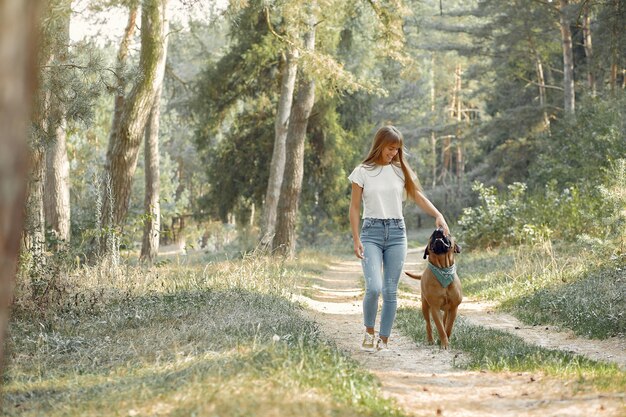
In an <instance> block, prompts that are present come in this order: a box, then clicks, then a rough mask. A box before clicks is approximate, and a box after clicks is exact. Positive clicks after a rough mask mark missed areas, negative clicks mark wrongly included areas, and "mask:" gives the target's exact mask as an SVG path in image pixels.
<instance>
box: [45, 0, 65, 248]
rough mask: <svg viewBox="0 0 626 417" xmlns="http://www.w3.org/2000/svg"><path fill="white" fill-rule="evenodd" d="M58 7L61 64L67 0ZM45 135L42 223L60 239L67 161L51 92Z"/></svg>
mask: <svg viewBox="0 0 626 417" xmlns="http://www.w3.org/2000/svg"><path fill="white" fill-rule="evenodd" d="M58 6H60V7H62V10H63V12H62V13H61V14H60V17H59V18H58V21H57V22H56V24H55V25H54V26H55V27H54V31H55V32H56V33H55V34H54V35H53V40H52V45H51V49H52V53H53V57H52V59H51V61H52V62H53V63H55V64H56V65H63V64H64V63H65V62H66V61H67V54H68V48H69V42H70V15H71V0H61V1H60V2H58ZM49 105H50V111H49V114H48V123H47V129H48V135H47V136H48V138H47V143H46V168H45V182H44V192H43V196H44V214H45V220H46V226H47V227H48V228H49V229H51V230H52V231H54V233H55V234H56V239H58V241H60V242H69V240H70V163H69V159H68V156H67V145H66V138H67V123H66V119H65V104H64V103H62V102H61V100H59V99H58V98H57V97H56V95H54V94H52V95H51V96H50V99H49Z"/></svg>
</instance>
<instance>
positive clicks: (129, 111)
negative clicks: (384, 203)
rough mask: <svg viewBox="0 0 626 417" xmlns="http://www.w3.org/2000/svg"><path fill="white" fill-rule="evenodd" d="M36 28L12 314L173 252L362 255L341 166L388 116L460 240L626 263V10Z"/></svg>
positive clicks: (357, 12) (398, 8)
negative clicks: (328, 250) (339, 250)
mask: <svg viewBox="0 0 626 417" xmlns="http://www.w3.org/2000/svg"><path fill="white" fill-rule="evenodd" d="M26 3H28V2H26ZM26 3H24V4H26ZM34 22H35V23H34V25H35V26H34V28H35V32H37V33H38V36H39V46H38V54H37V59H36V65H35V72H36V78H37V80H38V87H37V89H36V91H35V95H34V103H35V104H34V107H33V111H32V116H31V117H30V126H31V128H30V129H29V135H28V154H29V159H30V164H29V166H30V173H29V176H28V181H27V182H26V183H25V184H24V185H25V190H26V191H25V196H26V202H25V203H24V207H25V210H24V211H23V215H24V227H23V228H21V224H22V223H21V220H20V221H16V222H14V223H13V225H14V226H20V235H21V236H22V239H21V248H20V258H19V269H18V276H17V279H16V281H15V283H16V287H15V290H14V300H15V304H14V306H15V308H16V309H17V311H20V309H23V311H29V312H30V313H29V314H31V313H33V314H44V315H45V314H46V313H45V312H47V311H49V310H48V309H52V310H55V309H57V308H61V309H63V308H66V307H67V306H68V305H69V304H71V302H70V303H69V304H68V294H70V293H72V291H71V290H68V287H70V286H71V284H70V283H71V282H72V279H73V278H72V279H70V278H69V277H75V276H76V274H79V275H80V274H84V273H85V271H88V270H90V269H89V268H94V267H95V266H98V268H101V269H99V271H101V273H103V274H109V275H111V276H118V275H119V273H120V268H121V269H122V270H123V269H124V268H128V267H130V266H131V265H132V266H134V265H135V264H136V263H137V261H138V260H139V261H141V263H143V264H144V265H146V267H148V266H150V265H155V266H156V267H158V266H162V265H164V264H167V263H169V262H171V259H170V258H167V257H163V256H161V257H160V256H159V252H161V253H164V252H165V251H168V250H169V251H173V252H176V253H182V254H185V253H188V252H190V251H196V252H197V251H200V252H201V253H204V254H207V255H208V256H209V258H210V259H225V258H231V257H233V256H235V257H237V256H239V257H241V256H245V254H247V253H250V252H253V251H260V252H263V253H273V254H279V255H284V256H286V257H287V258H293V257H294V256H296V255H297V254H298V252H299V251H300V250H301V249H303V248H307V247H318V248H322V247H347V248H350V247H351V238H350V231H349V224H348V215H347V213H348V205H349V193H350V184H349V182H348V180H347V175H348V174H349V173H350V171H351V170H352V169H353V168H354V167H355V166H356V165H357V164H358V163H359V162H360V161H361V159H362V158H363V157H364V156H365V154H366V152H367V150H368V149H369V146H370V144H371V140H372V137H373V133H374V132H375V130H376V129H377V128H378V127H380V126H382V125H385V124H393V125H395V126H397V127H398V128H399V129H400V131H401V132H403V134H404V139H405V148H406V150H407V154H408V161H409V163H410V165H411V166H412V168H413V169H414V170H415V171H416V172H417V173H418V176H419V178H420V181H421V184H422V186H423V188H424V192H425V194H426V195H427V196H428V197H429V198H430V199H431V200H432V201H433V203H434V204H435V205H436V206H437V207H438V208H439V209H440V210H441V211H442V212H443V214H444V215H445V216H446V218H447V219H448V222H449V224H450V225H451V230H452V232H453V234H454V235H456V236H457V237H458V238H459V239H460V241H461V242H462V243H463V245H464V246H466V247H467V248H468V249H469V248H479V247H497V246H513V245H532V244H536V243H545V242H546V241H550V242H569V243H572V244H575V245H578V246H577V247H578V248H580V250H584V251H592V252H594V253H602V254H604V255H605V256H606V257H607V259H610V260H611V262H614V261H615V260H617V261H618V262H622V263H623V259H624V253H625V248H626V246H625V245H626V137H625V131H626V129H625V127H626V126H625V125H626V117H625V116H626V115H625V114H624V112H625V109H626V105H625V104H626V98H625V97H624V91H625V88H626V63H625V59H626V31H624V27H625V22H626V5H625V4H624V2H623V1H621V0H604V1H600V0H596V1H592V0H558V1H550V0H545V1H544V0H509V1H496V0H474V1H456V0H446V1H443V0H440V1H436V0H422V1H412V0H404V1H403V0H388V1H362V0H349V1H333V0H317V1H245V0H242V1H236V0H233V1H230V2H229V3H220V2H212V1H200V0H196V1H194V0H179V1H176V0H170V1H167V0H144V1H138V0H137V1H135V0H83V1H78V0H76V1H71V0H51V1H49V2H48V4H47V7H45V8H44V9H42V10H40V13H39V14H38V15H37V18H36V20H34ZM7 39H8V38H7ZM16 195H17V196H18V197H16V198H17V199H18V200H16V201H20V200H19V195H21V194H19V193H17V194H16ZM7 201H8V200H7ZM405 216H406V219H407V223H408V225H409V229H411V228H419V227H422V226H423V225H428V224H430V223H428V222H429V219H427V218H426V217H424V215H423V214H422V213H420V212H419V211H418V209H417V208H416V207H415V206H414V205H407V207H406V212H405ZM17 218H21V217H20V216H19V215H18V216H17V217H16V219H17ZM85 268H87V269H85ZM105 270H106V271H108V272H103V271H105ZM77 271H79V272H77ZM11 291H12V290H11ZM11 291H5V295H6V294H10V292H11ZM94 302H95V301H94ZM55 306H56V307H55ZM64 306H65V307H64Z"/></svg>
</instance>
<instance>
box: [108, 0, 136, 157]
mask: <svg viewBox="0 0 626 417" xmlns="http://www.w3.org/2000/svg"><path fill="white" fill-rule="evenodd" d="M137 10H138V7H137V4H134V5H132V6H131V7H130V9H129V13H128V21H127V22H126V28H125V29H124V35H123V36H122V41H121V42H120V48H119V50H118V51H117V65H116V69H115V72H116V74H117V75H116V77H117V86H116V89H115V101H114V105H113V120H112V122H111V131H110V133H109V148H108V152H111V146H112V144H113V143H115V135H116V134H117V132H118V130H119V126H120V119H121V118H122V111H123V110H124V103H125V101H126V84H127V82H128V80H127V79H126V59H127V58H128V47H129V45H130V42H131V41H132V39H133V35H134V33H135V26H136V23H137Z"/></svg>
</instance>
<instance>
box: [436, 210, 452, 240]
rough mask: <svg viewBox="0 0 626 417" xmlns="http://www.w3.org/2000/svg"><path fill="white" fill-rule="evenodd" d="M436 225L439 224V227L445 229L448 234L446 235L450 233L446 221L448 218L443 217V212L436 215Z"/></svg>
mask: <svg viewBox="0 0 626 417" xmlns="http://www.w3.org/2000/svg"><path fill="white" fill-rule="evenodd" d="M435 225H436V226H437V228H440V229H443V232H444V233H445V234H446V236H448V235H450V229H449V228H448V223H446V219H444V218H443V215H442V214H440V215H438V216H437V217H435Z"/></svg>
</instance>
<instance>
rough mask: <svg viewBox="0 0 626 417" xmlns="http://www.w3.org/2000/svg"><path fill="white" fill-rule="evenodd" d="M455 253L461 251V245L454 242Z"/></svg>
mask: <svg viewBox="0 0 626 417" xmlns="http://www.w3.org/2000/svg"><path fill="white" fill-rule="evenodd" d="M454 253H461V247H460V246H459V245H457V244H456V243H455V244H454Z"/></svg>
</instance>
